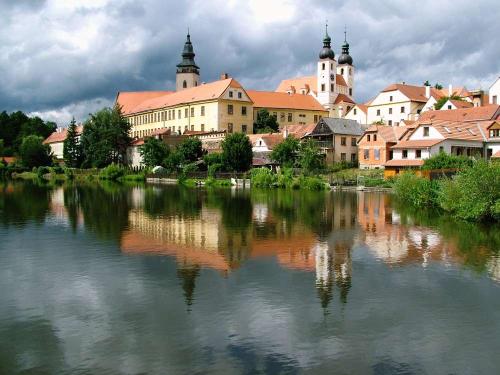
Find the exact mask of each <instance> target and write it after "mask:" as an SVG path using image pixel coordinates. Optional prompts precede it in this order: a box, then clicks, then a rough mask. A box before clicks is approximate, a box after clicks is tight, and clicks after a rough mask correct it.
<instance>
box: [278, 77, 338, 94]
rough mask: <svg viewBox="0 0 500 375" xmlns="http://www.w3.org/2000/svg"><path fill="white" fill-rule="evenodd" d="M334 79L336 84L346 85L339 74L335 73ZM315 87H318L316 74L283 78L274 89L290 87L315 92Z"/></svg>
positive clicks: (285, 89)
mask: <svg viewBox="0 0 500 375" xmlns="http://www.w3.org/2000/svg"><path fill="white" fill-rule="evenodd" d="M335 81H336V82H337V85H340V86H346V87H347V83H346V82H345V79H344V77H343V76H341V75H340V74H336V75H335ZM317 87H318V79H317V77H316V76H305V77H297V78H289V79H284V80H283V81H281V82H280V84H279V85H278V87H277V88H276V90H275V91H276V92H288V91H290V90H291V89H292V88H294V89H295V91H296V92H300V91H301V90H302V89H305V90H306V93H309V92H310V91H313V92H315V90H316V88H317Z"/></svg>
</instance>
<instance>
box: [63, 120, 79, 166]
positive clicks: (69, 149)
mask: <svg viewBox="0 0 500 375" xmlns="http://www.w3.org/2000/svg"><path fill="white" fill-rule="evenodd" d="M82 157H83V155H82V147H81V145H80V139H79V135H78V133H77V129H76V121H75V119H74V118H73V120H72V121H71V123H70V124H69V126H68V130H67V135H66V139H65V140H64V144H63V158H64V163H65V164H66V166H67V167H71V168H78V167H80V165H81V163H82Z"/></svg>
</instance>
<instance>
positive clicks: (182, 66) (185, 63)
mask: <svg viewBox="0 0 500 375" xmlns="http://www.w3.org/2000/svg"><path fill="white" fill-rule="evenodd" d="M194 56H195V53H194V49H193V45H192V44H191V35H189V30H188V34H187V39H186V43H184V50H183V51H182V61H181V62H180V63H179V64H177V73H196V74H200V72H199V69H200V68H199V67H198V66H197V65H196V63H195V62H194Z"/></svg>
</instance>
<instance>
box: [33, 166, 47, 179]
mask: <svg viewBox="0 0 500 375" xmlns="http://www.w3.org/2000/svg"><path fill="white" fill-rule="evenodd" d="M48 173H50V168H49V167H38V168H37V169H36V175H37V177H38V178H43V176H44V175H46V174H48Z"/></svg>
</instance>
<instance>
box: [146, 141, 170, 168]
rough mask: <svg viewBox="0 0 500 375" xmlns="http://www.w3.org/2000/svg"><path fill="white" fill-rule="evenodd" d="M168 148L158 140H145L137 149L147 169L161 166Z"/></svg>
mask: <svg viewBox="0 0 500 375" xmlns="http://www.w3.org/2000/svg"><path fill="white" fill-rule="evenodd" d="M169 151H170V150H169V148H168V146H167V145H166V144H165V143H163V142H162V141H161V140H160V139H156V138H146V139H145V140H144V144H143V145H142V146H140V147H139V153H140V154H141V156H142V163H143V164H144V165H146V166H148V167H155V166H157V165H161V164H162V163H163V161H164V160H165V158H166V157H167V156H168V154H169Z"/></svg>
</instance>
